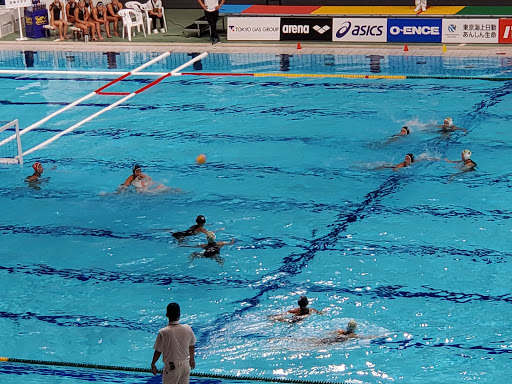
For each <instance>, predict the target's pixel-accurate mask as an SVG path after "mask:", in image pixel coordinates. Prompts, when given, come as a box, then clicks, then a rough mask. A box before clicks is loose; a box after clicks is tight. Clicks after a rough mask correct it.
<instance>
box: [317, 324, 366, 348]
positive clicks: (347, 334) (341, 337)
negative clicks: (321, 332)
mask: <svg viewBox="0 0 512 384" xmlns="http://www.w3.org/2000/svg"><path fill="white" fill-rule="evenodd" d="M356 328H357V322H356V321H355V320H350V321H349V322H348V324H347V329H338V330H336V331H334V332H331V336H328V337H325V338H322V339H320V340H318V343H319V344H334V343H343V342H345V341H348V340H350V339H373V338H375V337H374V336H369V337H363V336H359V335H357V334H356V333H355V332H356Z"/></svg>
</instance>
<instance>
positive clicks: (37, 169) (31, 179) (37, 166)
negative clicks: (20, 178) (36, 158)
mask: <svg viewBox="0 0 512 384" xmlns="http://www.w3.org/2000/svg"><path fill="white" fill-rule="evenodd" d="M32 168H34V173H33V174H32V176H27V178H26V179H25V181H26V182H28V183H35V182H36V181H38V180H39V178H40V177H41V175H42V174H43V165H42V164H41V163H38V162H35V163H34V164H32Z"/></svg>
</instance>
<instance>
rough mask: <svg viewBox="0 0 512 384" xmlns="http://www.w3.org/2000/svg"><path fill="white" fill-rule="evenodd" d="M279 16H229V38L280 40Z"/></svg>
mask: <svg viewBox="0 0 512 384" xmlns="http://www.w3.org/2000/svg"><path fill="white" fill-rule="evenodd" d="M280 21H281V18H279V17H228V28H227V29H228V40H276V41H278V40H279V28H280V26H281V23H280Z"/></svg>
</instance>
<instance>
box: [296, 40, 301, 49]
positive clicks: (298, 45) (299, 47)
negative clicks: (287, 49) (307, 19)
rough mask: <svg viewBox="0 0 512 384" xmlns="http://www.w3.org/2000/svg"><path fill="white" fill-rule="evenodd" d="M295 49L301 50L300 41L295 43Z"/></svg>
mask: <svg viewBox="0 0 512 384" xmlns="http://www.w3.org/2000/svg"><path fill="white" fill-rule="evenodd" d="M297 49H302V47H301V45H300V41H299V42H298V43H297Z"/></svg>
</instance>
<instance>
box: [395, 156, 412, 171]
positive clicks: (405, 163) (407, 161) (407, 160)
mask: <svg viewBox="0 0 512 384" xmlns="http://www.w3.org/2000/svg"><path fill="white" fill-rule="evenodd" d="M412 163H414V155H413V154H412V153H408V154H407V155H405V159H404V161H402V162H401V163H398V164H397V165H395V166H394V167H393V171H396V170H397V169H399V168H405V167H408V166H409V165H411V164H412Z"/></svg>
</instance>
